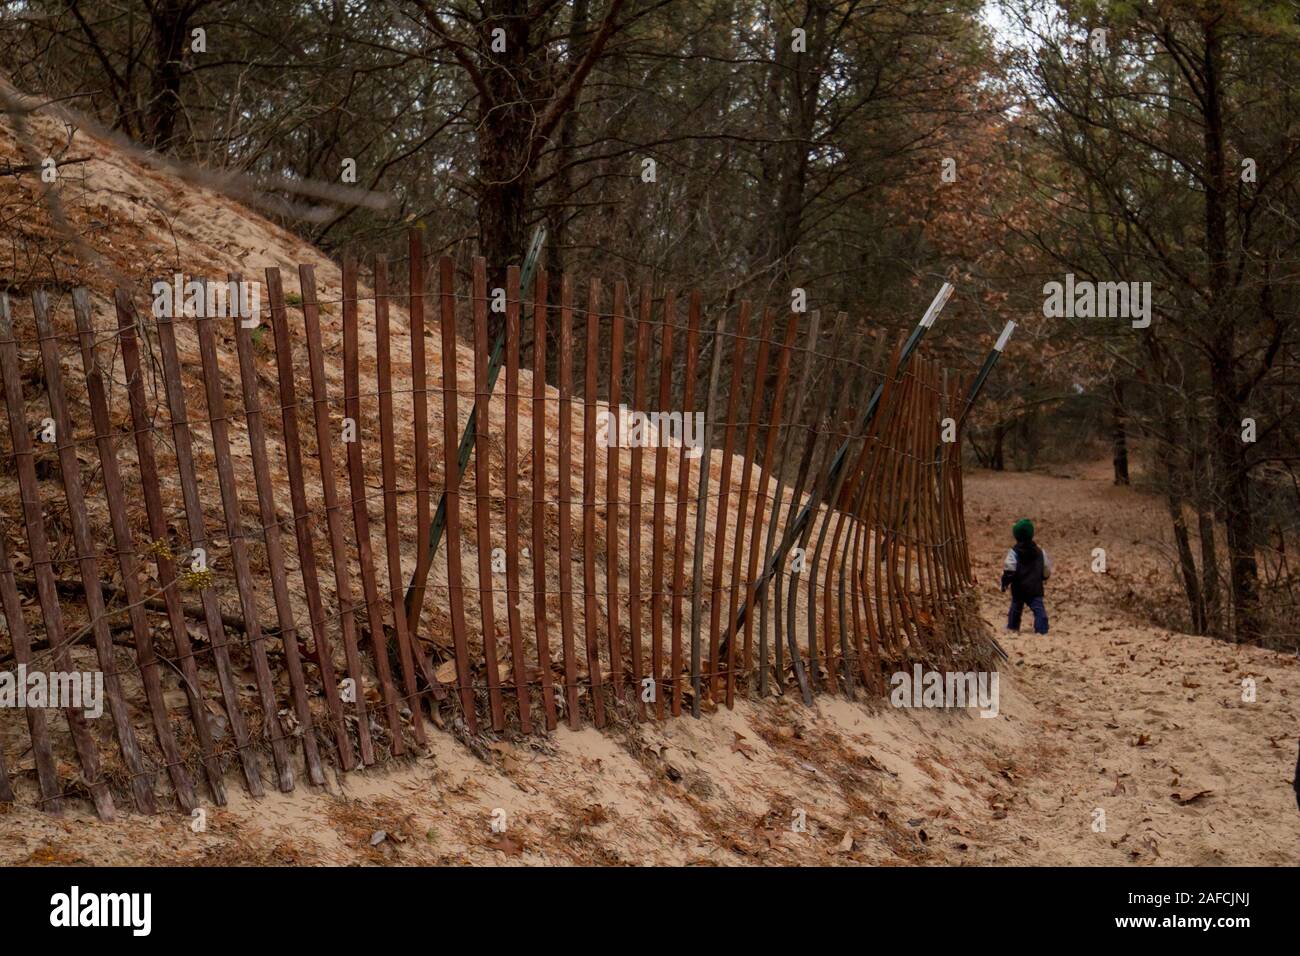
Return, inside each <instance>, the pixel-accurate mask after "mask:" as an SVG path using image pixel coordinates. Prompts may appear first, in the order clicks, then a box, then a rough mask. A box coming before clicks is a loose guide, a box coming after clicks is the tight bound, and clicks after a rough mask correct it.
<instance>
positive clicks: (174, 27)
mask: <svg viewBox="0 0 1300 956" xmlns="http://www.w3.org/2000/svg"><path fill="white" fill-rule="evenodd" d="M192 13H193V8H192V7H191V5H190V2H189V0H158V2H157V3H156V4H155V5H154V6H153V7H152V8H151V10H150V15H149V19H150V21H151V32H152V37H153V52H154V67H153V75H152V77H151V78H150V83H149V105H148V108H147V109H146V111H145V122H144V127H145V137H146V138H147V140H148V142H149V145H150V146H152V147H153V148H154V149H157V150H160V151H161V150H166V149H167V148H169V147H170V146H171V145H172V142H173V140H174V138H175V136H176V117H177V115H178V114H179V112H180V106H181V57H183V56H184V55H185V41H186V40H187V39H188V34H189V22H190V16H191V14H192Z"/></svg>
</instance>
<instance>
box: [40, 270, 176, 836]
mask: <svg viewBox="0 0 1300 956" xmlns="http://www.w3.org/2000/svg"><path fill="white" fill-rule="evenodd" d="M72 308H73V312H74V313H75V315H76V323H77V331H78V333H79V335H78V337H79V342H80V345H81V361H82V369H83V371H84V372H85V377H86V397H87V399H88V402H89V405H90V417H91V423H92V424H93V426H94V429H95V447H96V450H97V452H98V454H99V464H100V474H101V475H102V476H103V480H104V497H105V499H106V500H107V503H108V514H109V523H110V525H111V526H112V531H113V546H114V548H115V549H116V551H117V562H118V568H119V569H120V570H121V572H122V592H123V593H124V594H125V595H126V604H127V614H128V617H129V619H130V622H131V636H132V638H133V639H134V641H135V651H136V667H137V668H138V670H139V672H140V683H141V685H142V687H143V688H144V692H145V699H146V700H147V701H148V703H149V714H150V717H151V718H152V720H153V725H154V734H155V736H156V737H157V739H158V746H159V749H160V750H161V751H162V755H163V760H164V761H165V762H166V766H167V772H168V775H169V776H170V777H171V782H172V789H173V790H174V791H175V793H176V800H177V802H178V803H179V804H180V806H181V809H183V810H185V811H189V810H192V809H194V807H196V806H197V805H198V798H197V797H196V796H195V793H194V785H193V784H192V783H191V782H190V778H189V774H187V773H186V772H185V767H184V765H183V763H182V758H181V753H180V748H179V747H178V746H177V744H176V735H175V733H174V732H173V731H172V725H171V718H170V717H169V715H168V713H167V703H166V701H165V700H164V699H163V689H162V680H161V678H160V676H159V673H158V664H159V662H158V656H157V653H156V651H155V649H154V644H153V631H152V629H151V628H150V627H149V621H148V618H147V617H146V616H145V611H144V594H143V592H142V590H141V587H140V576H139V572H138V568H137V563H136V557H137V551H136V547H135V540H134V538H133V536H132V534H131V527H130V524H129V523H128V521H127V516H126V500H127V498H126V489H125V487H124V486H123V484H122V473H121V471H120V470H119V468H118V464H117V450H116V448H115V446H114V443H113V437H114V436H113V429H112V426H111V425H110V424H109V416H108V393H107V391H106V389H105V387H104V377H103V375H102V374H101V373H100V371H99V366H98V364H97V363H96V361H95V353H94V341H95V340H94V334H93V332H92V330H91V324H90V298H89V296H87V294H86V290H85V289H82V288H77V289H74V290H73V292H72ZM56 364H57V363H56Z"/></svg>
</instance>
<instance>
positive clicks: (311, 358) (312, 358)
mask: <svg viewBox="0 0 1300 956" xmlns="http://www.w3.org/2000/svg"><path fill="white" fill-rule="evenodd" d="M298 284H299V289H300V291H301V293H302V320H303V329H304V331H305V332H306V338H307V368H308V372H309V374H310V378H311V403H312V412H313V419H314V421H315V423H316V457H317V459H318V461H319V463H320V483H321V497H322V498H323V499H324V502H325V524H326V528H327V529H328V532H329V542H330V554H331V555H332V556H333V558H334V592H335V596H336V597H337V599H338V608H339V625H340V627H341V628H342V631H343V653H344V658H345V660H346V661H347V668H348V676H349V677H350V678H351V679H352V692H353V694H352V695H353V697H354V698H355V701H354V705H355V708H356V718H357V741H358V744H359V746H360V750H361V763H362V764H366V765H368V764H372V763H374V762H375V745H374V740H373V738H372V737H371V733H370V713H369V708H368V707H367V706H366V683H365V675H364V673H363V672H362V670H361V651H360V647H359V642H358V640H357V622H356V618H355V617H354V612H355V610H356V604H355V602H354V601H353V599H352V571H351V569H350V568H349V566H348V551H347V539H346V537H345V535H344V533H343V517H342V515H340V513H339V510H340V506H339V493H338V484H337V481H336V479H335V476H334V435H333V434H332V429H331V423H330V409H329V402H330V400H329V392H328V383H327V381H326V378H325V350H324V346H323V345H322V344H321V332H320V306H319V303H318V302H317V300H316V270H315V269H314V268H313V267H312V266H310V265H300V266H299V267H298Z"/></svg>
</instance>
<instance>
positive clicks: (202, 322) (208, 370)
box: [197, 315, 293, 793]
mask: <svg viewBox="0 0 1300 956" xmlns="http://www.w3.org/2000/svg"><path fill="white" fill-rule="evenodd" d="M213 321H214V320H213V318H212V317H211V316H209V315H203V316H200V317H199V318H198V320H197V331H198V338H199V358H200V361H201V363H202V366H203V386H204V391H205V392H206V394H207V401H208V421H209V427H210V428H211V433H212V454H213V457H214V458H215V460H216V465H217V484H218V485H219V486H220V490H221V507H222V510H223V511H224V513H225V519H226V537H227V538H228V539H229V542H230V557H231V561H232V563H233V565H234V570H235V587H236V590H237V591H238V593H239V607H240V610H241V611H242V612H243V615H244V626H245V627H246V628H247V636H248V653H249V657H250V658H251V660H252V662H253V678H254V683H255V684H256V686H257V696H258V701H259V703H260V704H261V705H262V721H263V731H264V733H265V734H266V737H267V739H268V741H269V742H270V744H271V756H272V760H273V762H274V764H275V770H276V775H277V777H278V778H279V783H280V789H281V790H282V791H284V792H285V793H287V792H289V791H290V790H292V789H293V768H292V767H291V766H290V764H289V748H288V747H287V746H286V745H285V740H284V733H283V732H282V730H281V728H280V719H279V717H277V716H276V714H277V711H278V710H279V706H278V705H277V704H276V701H275V688H274V686H273V678H272V677H271V666H270V663H269V662H268V661H267V659H266V646H265V644H264V642H263V638H262V626H261V624H260V623H259V621H258V616H259V615H258V609H257V597H256V595H255V593H254V590H253V572H252V568H251V567H250V565H249V562H248V543H247V542H246V541H245V540H244V527H243V521H242V520H241V519H240V516H239V510H240V505H239V494H238V490H237V487H236V485H235V469H234V466H233V464H232V463H231V460H230V435H229V433H228V430H227V427H226V426H227V420H226V400H225V396H224V394H223V391H224V389H223V386H222V381H221V369H220V368H219V367H218V365H217V342H216V334H215V332H214V331H213V328H212V323H213Z"/></svg>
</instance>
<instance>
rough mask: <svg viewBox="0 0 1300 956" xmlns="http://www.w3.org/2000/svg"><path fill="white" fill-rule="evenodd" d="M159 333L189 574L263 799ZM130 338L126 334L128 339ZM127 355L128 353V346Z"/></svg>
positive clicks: (247, 768) (168, 337)
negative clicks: (187, 538) (186, 531)
mask: <svg viewBox="0 0 1300 956" xmlns="http://www.w3.org/2000/svg"><path fill="white" fill-rule="evenodd" d="M119 318H120V316H119ZM131 328H132V332H131V334H134V324H132V327H131ZM157 332H158V349H159V351H160V352H161V353H162V366H163V382H164V388H165V391H166V396H167V408H168V412H169V414H170V415H171V427H172V445H173V447H174V449H175V452H176V470H177V473H178V474H179V476H180V481H181V494H182V496H183V497H184V499H185V521H186V524H187V525H188V526H189V532H190V548H191V550H190V556H191V562H190V569H191V571H192V572H194V574H195V577H194V578H193V579H192V580H193V581H194V583H195V584H196V585H197V586H198V588H199V600H200V603H201V604H202V605H203V620H204V624H205V625H206V626H207V630H208V642H209V644H210V645H211V647H212V658H213V663H214V664H215V666H216V670H217V681H218V683H219V684H220V685H221V696H222V699H223V700H224V701H225V705H226V717H227V719H228V720H229V721H230V729H231V732H232V735H233V736H234V738H235V746H236V747H237V748H238V749H239V756H240V759H241V761H242V762H243V767H244V779H245V781H246V782H247V784H248V792H249V793H251V794H252V795H253V796H255V797H260V796H262V793H263V788H262V759H261V756H260V755H259V754H258V753H257V751H256V750H255V749H254V748H253V746H252V744H251V742H250V740H249V736H248V725H247V723H246V722H245V720H244V714H243V711H242V710H241V708H240V705H239V685H238V683H237V682H236V681H235V671H234V666H233V664H232V663H231V660H230V648H229V646H228V643H227V641H226V628H225V625H224V624H223V623H222V620H221V606H220V603H219V602H218V600H217V594H216V591H215V590H214V589H213V587H212V585H211V580H210V573H209V561H208V558H210V557H211V555H210V554H209V553H208V546H209V543H210V542H209V540H208V530H207V523H206V519H205V518H204V516H203V499H202V498H200V497H199V484H198V480H197V478H196V477H195V472H194V444H193V441H194V440H193V437H192V435H191V433H190V423H189V413H188V412H187V411H186V409H185V390H184V384H183V382H184V379H183V377H182V375H181V363H180V356H179V354H178V353H177V350H176V330H175V326H174V320H173V319H172V318H170V317H160V318H159V319H158V322H157ZM124 333H125V330H124ZM125 337H126V335H125V334H124V335H123V338H124V339H125ZM123 352H124V354H125V345H124V346H123ZM138 373H139V369H138V368H137V369H135V370H130V369H128V371H127V374H128V375H132V374H138ZM137 427H138V426H137ZM196 561H197V562H198V568H197V569H196V567H195V565H196Z"/></svg>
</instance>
